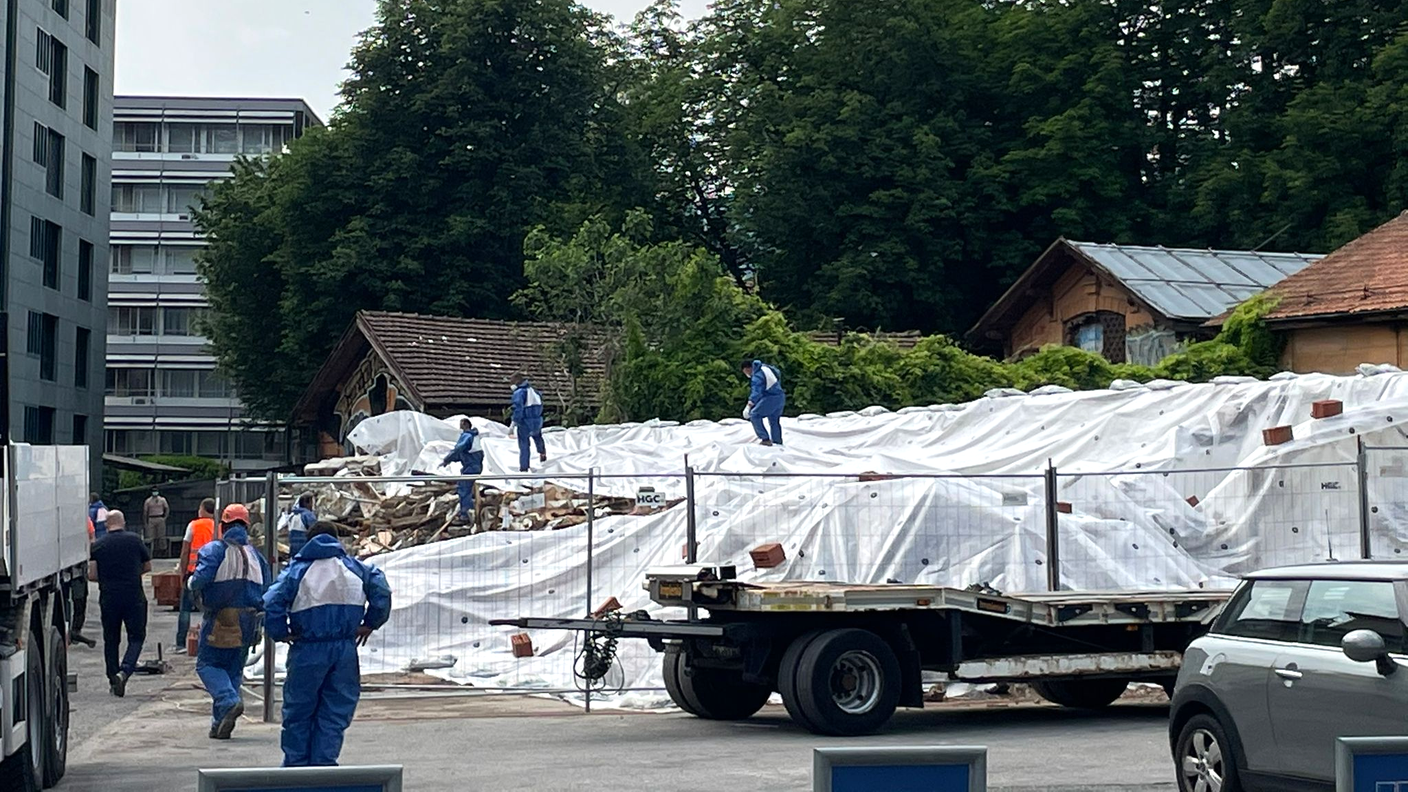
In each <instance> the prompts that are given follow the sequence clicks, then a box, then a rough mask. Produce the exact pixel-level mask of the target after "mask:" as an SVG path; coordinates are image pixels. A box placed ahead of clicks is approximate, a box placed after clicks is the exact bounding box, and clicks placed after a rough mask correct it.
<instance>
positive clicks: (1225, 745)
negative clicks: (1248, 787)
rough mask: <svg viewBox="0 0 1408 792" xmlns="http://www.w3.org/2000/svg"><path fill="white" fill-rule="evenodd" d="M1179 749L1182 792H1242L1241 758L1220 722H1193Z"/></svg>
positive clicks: (1181, 735)
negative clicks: (1239, 767)
mask: <svg viewBox="0 0 1408 792" xmlns="http://www.w3.org/2000/svg"><path fill="white" fill-rule="evenodd" d="M1177 745H1178V747H1177V750H1176V753H1175V761H1176V762H1177V764H1178V789H1179V792H1240V790H1241V789H1242V785H1241V783H1240V781H1239V779H1238V778H1237V757H1236V755H1235V754H1234V753H1233V750H1234V749H1233V748H1232V742H1231V741H1230V740H1228V739H1227V731H1226V730H1225V729H1223V728H1222V724H1221V723H1218V721H1217V719H1216V718H1214V717H1212V716H1211V715H1194V716H1193V717H1192V718H1189V719H1188V722H1187V723H1185V724H1184V725H1183V729H1182V730H1181V731H1180V732H1179V733H1178V744H1177Z"/></svg>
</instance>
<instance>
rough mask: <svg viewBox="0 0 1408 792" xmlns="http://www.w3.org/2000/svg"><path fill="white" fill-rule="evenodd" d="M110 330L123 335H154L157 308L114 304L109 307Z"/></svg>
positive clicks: (112, 332) (113, 333)
mask: <svg viewBox="0 0 1408 792" xmlns="http://www.w3.org/2000/svg"><path fill="white" fill-rule="evenodd" d="M108 332H109V333H110V334H112V335H122V336H154V335H156V309H155V308H135V307H129V306H112V307H110V308H108Z"/></svg>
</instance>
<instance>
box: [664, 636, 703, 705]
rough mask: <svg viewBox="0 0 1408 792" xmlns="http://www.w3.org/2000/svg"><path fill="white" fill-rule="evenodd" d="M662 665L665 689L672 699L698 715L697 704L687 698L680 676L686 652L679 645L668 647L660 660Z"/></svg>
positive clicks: (676, 703)
mask: <svg viewBox="0 0 1408 792" xmlns="http://www.w3.org/2000/svg"><path fill="white" fill-rule="evenodd" d="M660 665H661V671H662V672H663V673H664V676H665V691H666V692H667V693H669V694H670V700H671V701H673V702H675V706H676V707H679V708H680V709H682V710H684V711H685V712H687V713H689V714H690V715H694V716H696V717H698V716H699V711H698V710H697V709H696V706H697V705H696V704H695V703H693V702H691V701H690V700H689V699H687V698H685V695H684V690H683V688H682V686H681V684H680V677H681V676H682V675H683V672H684V652H682V651H680V647H678V646H669V647H666V649H665V654H664V659H663V660H661V661H660Z"/></svg>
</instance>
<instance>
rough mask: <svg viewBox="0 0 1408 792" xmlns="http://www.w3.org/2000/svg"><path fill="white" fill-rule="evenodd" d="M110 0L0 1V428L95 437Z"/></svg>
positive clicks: (14, 434) (74, 439) (47, 436)
mask: <svg viewBox="0 0 1408 792" xmlns="http://www.w3.org/2000/svg"><path fill="white" fill-rule="evenodd" d="M113 6H114V4H113V0H10V1H9V2H6V3H4V4H0V26H3V29H4V31H5V36H4V39H3V40H0V64H3V67H0V68H3V70H4V72H3V86H4V87H3V100H0V103H3V108H0V110H2V111H3V123H2V124H0V135H3V147H0V267H3V276H0V295H3V298H2V299H0V304H3V311H4V315H3V316H4V318H3V321H0V333H2V334H3V338H0V346H3V349H4V355H3V360H0V367H2V368H3V371H0V382H2V383H3V387H4V391H3V398H0V425H2V428H3V433H4V438H5V439H13V440H19V441H25V442H31V443H63V444H68V443H74V444H89V445H91V446H93V447H94V450H95V453H94V454H93V455H92V460H93V468H92V475H93V477H94V478H95V480H96V477H97V476H98V475H99V472H100V464H101V454H100V453H97V450H98V449H100V448H101V443H100V442H99V435H98V427H99V426H101V425H102V421H103V392H102V380H101V377H102V360H103V340H104V337H103V331H102V328H103V321H104V316H105V310H106V309H105V304H104V303H105V295H106V291H107V278H106V277H105V272H104V271H103V269H102V263H101V262H102V261H104V260H106V257H107V247H108V245H107V234H108V204H107V201H106V200H104V199H106V198H107V197H108V192H107V185H108V174H109V167H110V160H111V156H110V152H111V150H112V141H111V137H110V136H111V134H112V93H113Z"/></svg>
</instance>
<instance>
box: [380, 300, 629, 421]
mask: <svg viewBox="0 0 1408 792" xmlns="http://www.w3.org/2000/svg"><path fill="white" fill-rule="evenodd" d="M357 324H358V326H359V327H360V328H361V330H362V332H363V334H364V335H365V336H366V337H367V340H368V341H370V342H371V344H372V346H373V348H375V349H376V350H377V352H378V353H379V354H380V355H381V356H382V358H383V359H385V360H386V362H387V364H388V365H390V366H391V367H392V369H393V370H395V371H396V372H397V374H399V375H400V377H401V378H402V384H403V385H405V386H406V387H407V388H409V389H410V390H411V391H412V393H413V394H414V395H415V396H417V397H419V399H420V400H421V401H422V402H424V403H425V405H426V406H427V408H430V407H432V406H433V405H472V404H499V403H505V404H506V403H507V402H508V398H509V395H510V392H511V385H510V384H509V378H510V377H512V376H513V375H514V374H515V373H518V372H520V371H521V372H523V373H525V374H527V375H528V378H529V379H530V380H532V381H533V385H534V387H536V388H537V389H538V390H539V391H540V392H541V393H542V394H543V400H544V401H545V402H547V403H548V405H549V406H551V405H552V404H555V403H561V402H562V401H564V400H565V399H566V396H567V394H568V392H569V390H570V388H571V381H570V379H569V377H568V376H567V372H566V371H565V370H564V368H563V366H562V364H561V362H560V360H559V358H558V356H557V354H556V353H555V351H554V349H553V345H554V344H555V343H556V342H558V341H560V340H561V339H563V338H565V337H566V335H567V328H566V326H565V325H559V324H552V323H546V322H502V321H496V320H492V319H458V318H454V317H448V316H424V315H421V314H408V313H385V312H380V311H361V312H359V313H358V314H357ZM594 335H595V334H594ZM588 347H589V349H588V354H587V355H586V360H584V361H583V365H584V368H585V370H586V371H585V375H584V376H583V377H582V378H581V379H580V380H579V381H578V388H579V390H581V391H582V398H583V401H584V402H585V403H586V404H591V405H595V404H597V403H599V394H600V392H601V385H602V382H603V379H604V377H605V373H606V366H605V363H604V362H603V360H602V338H601V336H600V335H596V336H595V337H594V338H593V339H591V340H590V341H589V342H588Z"/></svg>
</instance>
